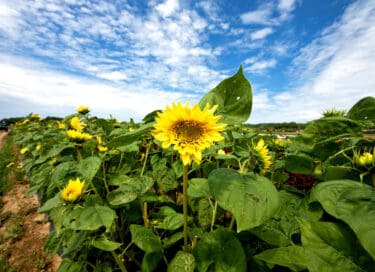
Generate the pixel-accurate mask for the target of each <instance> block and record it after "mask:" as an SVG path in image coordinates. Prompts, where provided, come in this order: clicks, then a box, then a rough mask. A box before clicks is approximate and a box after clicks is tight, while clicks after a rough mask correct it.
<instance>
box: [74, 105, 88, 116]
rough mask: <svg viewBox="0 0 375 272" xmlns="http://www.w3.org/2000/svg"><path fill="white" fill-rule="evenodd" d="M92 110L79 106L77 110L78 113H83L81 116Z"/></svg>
mask: <svg viewBox="0 0 375 272" xmlns="http://www.w3.org/2000/svg"><path fill="white" fill-rule="evenodd" d="M89 111H90V110H89V107H88V106H79V107H78V108H77V112H78V113H81V114H86V113H88V112H89Z"/></svg>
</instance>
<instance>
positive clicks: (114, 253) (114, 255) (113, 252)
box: [111, 251, 127, 272]
mask: <svg viewBox="0 0 375 272" xmlns="http://www.w3.org/2000/svg"><path fill="white" fill-rule="evenodd" d="M111 253H112V256H113V258H114V259H115V261H116V263H117V265H118V266H119V268H120V270H121V271H122V272H127V270H126V267H125V265H124V264H123V263H122V262H121V260H120V258H119V257H118V256H117V254H116V252H115V251H111Z"/></svg>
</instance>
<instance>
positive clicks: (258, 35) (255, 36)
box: [250, 27, 273, 40]
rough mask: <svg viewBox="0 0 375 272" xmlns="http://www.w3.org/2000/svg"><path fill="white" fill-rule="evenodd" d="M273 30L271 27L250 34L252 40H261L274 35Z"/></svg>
mask: <svg viewBox="0 0 375 272" xmlns="http://www.w3.org/2000/svg"><path fill="white" fill-rule="evenodd" d="M272 32H273V30H272V28H270V27H265V28H262V29H260V30H257V31H255V32H253V33H251V34H250V38H251V39H252V40H261V39H264V38H265V37H267V36H268V35H270V34H272Z"/></svg>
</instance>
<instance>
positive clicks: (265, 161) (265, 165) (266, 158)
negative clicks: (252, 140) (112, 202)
mask: <svg viewBox="0 0 375 272" xmlns="http://www.w3.org/2000/svg"><path fill="white" fill-rule="evenodd" d="M254 150H255V151H256V152H257V155H258V156H257V157H258V158H259V159H260V163H261V166H260V169H261V170H260V174H261V175H264V174H265V173H266V172H267V171H268V169H269V168H270V167H271V164H272V162H271V160H272V157H271V155H270V151H269V150H268V148H267V146H266V145H265V144H264V140H263V139H260V140H259V141H258V143H257V144H256V145H255V146H254Z"/></svg>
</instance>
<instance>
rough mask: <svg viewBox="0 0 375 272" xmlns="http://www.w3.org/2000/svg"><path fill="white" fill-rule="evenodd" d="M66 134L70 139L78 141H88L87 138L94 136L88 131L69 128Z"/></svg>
mask: <svg viewBox="0 0 375 272" xmlns="http://www.w3.org/2000/svg"><path fill="white" fill-rule="evenodd" d="M66 135H67V136H68V137H69V138H70V139H72V140H76V141H87V140H90V139H91V138H92V136H91V135H90V134H88V133H82V132H79V131H76V130H73V129H69V130H68V131H67V132H66Z"/></svg>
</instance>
